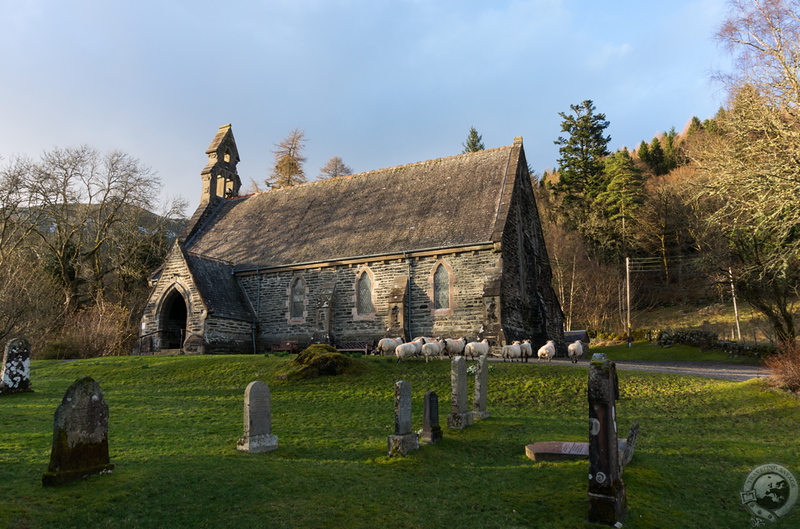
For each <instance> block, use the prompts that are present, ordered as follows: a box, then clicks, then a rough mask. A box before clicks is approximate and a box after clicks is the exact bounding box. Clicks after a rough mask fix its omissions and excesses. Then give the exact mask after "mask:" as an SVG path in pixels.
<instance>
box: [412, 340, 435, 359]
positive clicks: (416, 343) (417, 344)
mask: <svg viewBox="0 0 800 529" xmlns="http://www.w3.org/2000/svg"><path fill="white" fill-rule="evenodd" d="M432 340H433V338H425V337H424V336H418V337H417V338H414V339H413V340H411V343H413V344H414V347H416V349H417V356H419V355H421V354H422V346H423V345H425V344H426V343H428V342H429V341H432Z"/></svg>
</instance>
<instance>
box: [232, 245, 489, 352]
mask: <svg viewBox="0 0 800 529" xmlns="http://www.w3.org/2000/svg"><path fill="white" fill-rule="evenodd" d="M499 257H500V256H499V254H498V253H495V252H494V251H492V250H477V251H466V252H461V253H449V254H445V253H442V254H439V255H431V256H426V257H412V258H411V259H410V262H408V261H406V260H405V259H393V260H380V261H369V262H365V263H361V264H351V265H338V266H331V267H325V268H312V269H308V268H307V269H302V270H284V271H279V272H272V273H269V272H262V274H261V275H260V276H259V275H244V276H241V277H240V278H239V281H240V284H241V285H242V289H243V290H244V292H245V294H246V295H247V296H248V298H249V299H250V302H251V304H252V306H253V307H254V308H255V309H256V311H257V313H258V320H259V322H260V324H259V327H260V344H261V345H260V346H261V347H262V348H268V347H269V345H270V344H274V343H278V342H280V341H283V340H298V341H300V343H301V344H302V345H305V344H308V343H310V341H311V337H312V335H313V333H314V331H315V330H317V324H318V321H317V306H318V304H319V301H320V295H321V293H323V292H324V291H325V288H324V286H325V285H329V284H330V283H334V284H335V285H336V287H335V293H334V296H333V307H332V310H331V334H332V335H333V337H334V340H335V342H336V343H339V342H341V341H347V340H378V339H380V338H383V337H384V336H385V335H386V329H387V327H388V325H389V319H388V316H389V315H388V312H389V303H388V300H389V292H390V290H391V289H392V285H393V282H394V279H395V278H396V277H398V276H403V275H410V277H411V281H410V283H411V289H410V290H411V303H410V307H411V310H410V312H411V314H410V323H411V324H410V329H409V330H410V332H411V334H412V336H445V337H456V336H466V337H467V338H474V337H475V336H476V334H477V332H478V330H479V329H480V327H481V324H482V318H483V300H482V292H483V286H484V278H485V274H486V271H487V269H489V268H492V267H494V266H496V265H497V263H498V260H499ZM439 265H442V266H445V268H446V269H447V270H448V275H449V277H450V284H451V288H450V294H451V295H450V300H449V303H448V304H449V307H448V308H447V309H439V310H434V308H433V271H434V269H435V267H437V266H439ZM361 274H368V275H369V277H370V280H371V283H372V305H373V307H374V312H372V313H368V314H358V313H357V310H356V304H357V301H356V282H357V279H358V277H359V276H360V275H361ZM295 281H302V282H303V284H304V285H305V297H304V299H303V306H304V310H303V314H302V317H300V318H292V317H290V312H291V311H290V298H291V292H290V290H291V285H292V284H294V282H295ZM406 317H408V316H406Z"/></svg>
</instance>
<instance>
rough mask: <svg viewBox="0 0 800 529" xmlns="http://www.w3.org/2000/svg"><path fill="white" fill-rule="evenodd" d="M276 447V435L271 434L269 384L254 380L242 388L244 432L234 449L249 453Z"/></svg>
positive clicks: (267, 450) (257, 452)
mask: <svg viewBox="0 0 800 529" xmlns="http://www.w3.org/2000/svg"><path fill="white" fill-rule="evenodd" d="M277 448H278V436H277V435H272V396H271V393H270V391H269V386H268V385H267V384H266V383H264V382H261V381H260V380H256V381H254V382H250V383H249V384H248V385H247V388H246V389H245V390H244V434H242V437H241V439H239V440H238V441H237V442H236V449H237V450H241V451H242V452H249V453H251V454H260V453H263V452H269V451H271V450H275V449H277Z"/></svg>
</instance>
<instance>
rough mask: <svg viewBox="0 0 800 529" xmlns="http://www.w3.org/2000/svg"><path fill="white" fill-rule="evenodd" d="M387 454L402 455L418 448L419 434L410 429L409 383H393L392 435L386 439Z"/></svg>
mask: <svg viewBox="0 0 800 529" xmlns="http://www.w3.org/2000/svg"><path fill="white" fill-rule="evenodd" d="M387 448H388V453H389V456H390V457H391V456H396V455H401V456H404V455H406V454H407V453H409V452H410V451H411V450H416V449H418V448H419V435H417V433H416V432H412V431H411V383H410V382H406V381H405V380H400V381H398V382H395V384H394V435H390V436H389V439H388V441H387Z"/></svg>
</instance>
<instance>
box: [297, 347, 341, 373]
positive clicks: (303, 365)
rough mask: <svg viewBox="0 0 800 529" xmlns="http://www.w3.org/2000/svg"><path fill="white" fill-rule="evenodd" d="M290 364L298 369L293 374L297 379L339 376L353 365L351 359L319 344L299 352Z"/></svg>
mask: <svg viewBox="0 0 800 529" xmlns="http://www.w3.org/2000/svg"><path fill="white" fill-rule="evenodd" d="M291 363H292V364H294V365H295V366H298V367H299V368H300V369H299V370H298V371H297V373H296V374H295V376H296V377H297V378H314V377H318V376H325V375H328V376H333V375H340V374H342V373H344V372H345V371H346V370H347V369H349V368H351V367H352V366H353V365H354V362H353V360H352V359H350V358H348V357H346V356H345V355H343V354H342V353H339V352H337V351H336V349H335V348H333V347H331V346H330V345H321V344H315V345H311V346H310V347H308V348H307V349H305V350H303V351H300V352H299V353H298V354H297V356H296V357H295V358H294V359H293V360H292V362H291Z"/></svg>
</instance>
